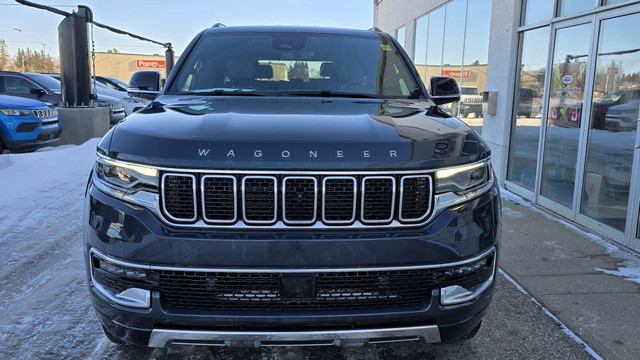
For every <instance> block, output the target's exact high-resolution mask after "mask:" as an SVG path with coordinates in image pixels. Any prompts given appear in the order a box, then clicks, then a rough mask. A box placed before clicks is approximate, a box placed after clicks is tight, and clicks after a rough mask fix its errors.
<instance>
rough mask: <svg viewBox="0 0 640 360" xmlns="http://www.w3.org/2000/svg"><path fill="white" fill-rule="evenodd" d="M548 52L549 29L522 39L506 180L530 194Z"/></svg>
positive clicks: (528, 33)
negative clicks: (525, 189) (527, 190)
mask: <svg viewBox="0 0 640 360" xmlns="http://www.w3.org/2000/svg"><path fill="white" fill-rule="evenodd" d="M548 48H549V26H545V27H543V28H538V29H534V30H529V31H526V32H524V33H522V34H521V35H520V61H518V64H520V65H519V69H518V75H517V76H518V78H517V80H516V88H515V97H514V98H515V104H514V109H513V116H514V120H515V121H514V127H513V130H512V135H511V147H510V149H509V151H510V154H509V171H508V173H507V179H508V180H511V181H513V182H514V183H516V184H518V185H520V186H522V187H524V188H527V189H529V190H531V191H533V190H534V186H535V179H536V167H537V163H538V145H539V142H540V141H539V138H540V122H541V121H542V100H543V94H544V82H545V78H546V75H547V49H548Z"/></svg>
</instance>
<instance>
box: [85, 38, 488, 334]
mask: <svg viewBox="0 0 640 360" xmlns="http://www.w3.org/2000/svg"><path fill="white" fill-rule="evenodd" d="M221 49H222V50H221ZM183 54H184V55H183V56H182V57H180V59H179V60H178V62H177V64H176V66H175V68H174V71H173V72H172V73H171V75H170V76H169V78H168V79H167V82H166V84H165V85H164V87H160V83H161V82H160V74H159V73H155V75H154V74H153V73H151V72H144V73H142V74H141V75H140V74H138V73H136V74H134V76H133V78H132V79H131V84H132V85H135V88H137V89H139V90H140V91H145V96H147V95H151V94H152V93H155V95H156V96H157V98H156V99H155V101H154V102H153V103H152V104H151V105H150V106H148V107H147V108H145V109H143V110H141V111H139V112H136V113H134V114H133V115H131V116H129V117H128V118H127V120H126V121H122V122H120V123H118V124H117V125H116V126H115V127H114V128H113V129H111V131H109V132H108V133H107V135H105V137H104V138H103V139H102V140H101V141H100V142H99V144H98V147H97V159H96V164H95V167H94V169H93V171H92V173H91V175H90V177H89V182H88V184H87V192H86V198H85V211H84V215H85V216H84V232H83V234H84V243H83V251H84V254H85V260H86V261H85V265H86V270H87V279H88V284H89V292H90V294H91V299H92V303H93V305H94V306H95V308H96V310H97V311H96V314H97V317H98V319H99V321H100V322H101V324H102V326H103V329H104V331H105V334H106V336H107V337H108V338H109V339H110V340H111V341H113V342H116V343H124V344H134V345H141V346H149V347H166V346H171V345H207V346H213V345H216V346H278V345H298V346H305V345H306V346H309V345H362V344H366V343H385V342H397V341H413V340H421V341H428V342H440V341H453V340H457V339H467V338H471V337H473V336H475V335H476V333H477V332H478V330H479V329H480V325H481V323H482V318H483V316H484V314H485V312H486V310H487V308H488V307H489V304H490V302H491V298H492V295H493V288H494V283H495V281H494V280H495V278H496V270H497V263H498V257H499V252H498V246H499V244H498V240H499V238H500V229H501V225H500V212H501V209H500V194H499V188H498V183H497V181H495V180H494V175H493V171H492V167H491V161H490V155H491V151H490V149H489V147H488V145H487V144H486V143H485V142H484V141H483V140H482V138H481V137H480V136H479V135H478V134H477V133H476V132H475V131H474V130H473V129H471V128H470V127H469V126H468V125H466V124H465V123H464V122H462V121H460V120H458V119H455V118H451V117H450V116H449V115H448V114H446V113H445V112H443V110H442V109H440V107H439V105H444V104H448V103H452V102H456V101H458V100H459V99H460V90H459V87H458V85H457V83H456V81H455V80H453V79H451V78H448V77H434V78H431V79H430V91H429V92H427V90H426V88H425V86H424V84H423V83H422V81H421V79H420V77H419V75H418V73H417V71H416V69H415V67H414V66H413V64H412V63H411V62H410V60H409V57H408V56H407V55H406V54H405V53H404V50H403V49H402V47H401V46H400V45H399V44H398V43H397V42H396V41H395V40H394V39H393V37H391V36H390V35H389V34H386V33H382V32H380V31H379V30H376V29H374V30H370V31H364V30H352V29H335V28H317V27H296V26H292V27H273V26H266V27H221V26H214V27H212V28H210V29H206V30H204V31H202V32H201V33H200V34H198V35H197V36H196V37H195V39H194V40H193V41H192V42H191V44H190V45H189V46H187V48H186V49H185V50H184V52H183ZM283 64H284V65H283ZM289 64H290V65H289ZM285 65H286V66H285ZM287 66H289V67H288V68H289V69H290V70H288V75H287V76H286V77H285V76H279V75H277V73H276V71H274V69H276V70H283V69H287ZM312 68H313V69H316V70H317V72H313V73H312V72H309V73H307V71H306V70H305V69H312ZM285 71H286V70H285ZM138 75H139V76H138ZM274 75H276V76H274Z"/></svg>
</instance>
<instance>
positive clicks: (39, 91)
mask: <svg viewBox="0 0 640 360" xmlns="http://www.w3.org/2000/svg"><path fill="white" fill-rule="evenodd" d="M29 92H30V93H31V94H34V95H38V97H40V96H42V95H44V94H46V93H45V92H44V90H42V89H41V88H32V89H29Z"/></svg>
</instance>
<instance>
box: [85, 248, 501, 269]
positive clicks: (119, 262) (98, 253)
mask: <svg viewBox="0 0 640 360" xmlns="http://www.w3.org/2000/svg"><path fill="white" fill-rule="evenodd" d="M494 251H495V247H491V248H490V249H488V250H487V251H485V252H483V253H482V254H480V255H476V256H474V257H472V258H469V259H465V260H460V261H454V262H450V263H444V264H430V265H413V266H389V267H359V268H308V269H294V268H284V269H282V268H273V269H265V268H257V269H247V268H201V267H172V266H161V265H143V264H136V263H132V262H128V261H124V260H118V259H116V258H113V257H111V256H109V255H106V254H104V253H103V252H101V251H100V250H97V249H96V248H91V250H90V252H91V253H92V254H94V255H96V256H97V257H100V258H103V259H104V260H106V261H109V262H112V263H114V264H116V265H121V266H127V267H132V268H137V269H145V270H167V271H198V272H230V273H267V274H275V273H281V274H298V273H336V272H368V271H402V270H421V269H439V268H446V267H454V266H459V265H464V264H468V263H473V262H476V261H478V260H480V259H482V258H484V257H486V256H488V255H490V254H491V253H492V252H494Z"/></svg>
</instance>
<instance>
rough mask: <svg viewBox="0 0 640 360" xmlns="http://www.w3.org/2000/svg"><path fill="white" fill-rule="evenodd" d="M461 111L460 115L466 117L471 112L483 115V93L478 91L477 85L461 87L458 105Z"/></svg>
mask: <svg viewBox="0 0 640 360" xmlns="http://www.w3.org/2000/svg"><path fill="white" fill-rule="evenodd" d="M458 108H459V109H460V112H459V113H458V116H460V117H463V118H466V117H469V114H474V115H475V116H478V117H480V116H482V95H480V94H479V93H478V88H477V87H475V86H462V87H460V103H459V105H458Z"/></svg>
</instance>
